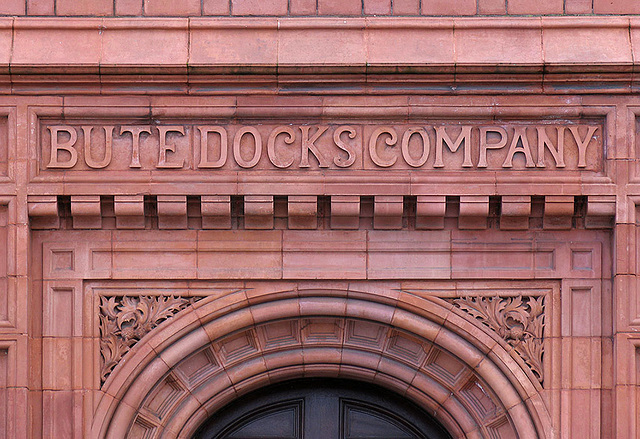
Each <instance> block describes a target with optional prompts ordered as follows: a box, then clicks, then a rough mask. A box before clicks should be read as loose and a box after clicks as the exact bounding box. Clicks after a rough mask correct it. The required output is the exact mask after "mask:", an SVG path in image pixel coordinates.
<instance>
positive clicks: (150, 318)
mask: <svg viewBox="0 0 640 439" xmlns="http://www.w3.org/2000/svg"><path fill="white" fill-rule="evenodd" d="M198 299H200V297H189V298H183V297H176V296H112V297H105V296H102V297H100V354H101V356H102V368H101V371H100V378H101V382H102V383H104V382H105V381H106V379H107V377H108V376H109V374H110V373H111V371H112V370H113V368H114V367H116V365H117V364H118V362H120V360H121V359H122V357H123V356H124V355H125V354H126V353H127V352H129V350H130V349H131V347H132V346H133V345H135V344H136V343H137V342H138V341H140V339H141V338H142V337H144V336H145V335H146V334H147V333H149V331H151V330H152V329H153V328H155V327H156V326H158V325H159V324H160V323H162V322H163V321H165V320H167V319H168V318H170V317H172V316H173V315H174V314H176V313H177V312H178V311H180V310H182V309H184V308H186V307H187V306H189V305H191V304H192V303H194V302H195V301H196V300H198Z"/></svg>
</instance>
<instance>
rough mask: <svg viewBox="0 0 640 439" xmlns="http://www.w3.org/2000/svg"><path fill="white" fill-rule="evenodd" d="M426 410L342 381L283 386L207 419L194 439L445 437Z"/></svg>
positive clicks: (284, 384)
mask: <svg viewBox="0 0 640 439" xmlns="http://www.w3.org/2000/svg"><path fill="white" fill-rule="evenodd" d="M449 437H450V436H449V435H448V434H447V433H446V431H445V430H444V429H443V428H442V427H441V426H440V424H438V422H437V421H435V420H434V419H433V418H432V417H431V416H429V415H428V414H427V413H425V412H424V411H423V410H421V409H420V408H418V407H417V406H415V405H414V404H412V403H411V402H409V401H406V400H404V399H402V398H400V397H398V396H396V395H395V394H393V393H390V392H388V391H386V390H384V389H381V388H378V387H374V386H370V385H366V384H361V383H357V382H352V381H342V380H328V379H327V380H320V379H317V380H305V381H297V382H289V383H283V384H280V385H277V386H272V387H268V388H265V389H263V390H261V391H259V392H256V393H252V394H249V395H246V396H244V397H243V398H241V399H239V400H238V401H236V402H234V403H233V404H231V405H230V406H228V407H226V408H225V409H223V410H221V411H220V412H218V413H216V414H215V415H213V416H212V417H211V418H210V419H208V420H207V421H206V422H205V423H204V424H203V425H202V427H201V428H200V429H199V431H198V433H197V434H196V435H195V438H196V439H258V438H260V439H445V438H449Z"/></svg>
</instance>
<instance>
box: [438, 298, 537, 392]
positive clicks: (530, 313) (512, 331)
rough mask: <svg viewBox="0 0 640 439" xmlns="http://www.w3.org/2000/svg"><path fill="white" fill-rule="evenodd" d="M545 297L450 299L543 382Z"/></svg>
mask: <svg viewBox="0 0 640 439" xmlns="http://www.w3.org/2000/svg"><path fill="white" fill-rule="evenodd" d="M544 298H545V296H537V297H536V296H515V297H499V296H493V297H481V296H476V297H462V298H459V299H453V300H452V301H451V302H452V303H453V304H454V305H455V306H456V307H458V308H460V309H461V310H462V311H464V312H466V313H468V314H470V315H471V316H473V317H474V318H475V319H477V320H479V321H480V322H482V323H483V324H484V325H485V326H488V327H489V328H491V329H492V330H494V331H495V332H496V333H498V335H500V337H502V338H503V339H504V340H505V341H506V342H507V343H509V344H510V345H511V346H513V348H514V350H515V351H516V352H517V353H518V355H520V357H522V359H523V360H524V361H525V363H527V365H528V366H529V367H530V368H531V371H532V372H533V374H534V375H535V376H536V377H537V378H538V381H540V383H542V382H543V380H544V376H543V369H542V357H543V355H544V343H543V336H544V334H543V330H544Z"/></svg>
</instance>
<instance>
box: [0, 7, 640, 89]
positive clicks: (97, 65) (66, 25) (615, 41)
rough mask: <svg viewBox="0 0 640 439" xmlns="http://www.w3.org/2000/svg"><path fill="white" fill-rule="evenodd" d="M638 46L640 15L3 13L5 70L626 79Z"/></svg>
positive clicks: (1, 59)
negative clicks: (576, 75) (8, 15)
mask: <svg viewBox="0 0 640 439" xmlns="http://www.w3.org/2000/svg"><path fill="white" fill-rule="evenodd" d="M634 42H636V44H634ZM638 43H640V18H638V17H570V18H568V17H517V18H504V17H496V18H446V17H445V18H442V17H438V18H429V17H425V18H383V17H373V18H328V17H319V18H276V17H260V18H81V19H80V18H26V17H16V18H6V19H1V20H0V72H2V71H3V70H4V73H11V74H14V75H16V74H33V73H40V74H41V73H56V74H69V73H75V74H77V73H82V74H95V75H107V74H138V73H158V72H162V73H164V74H167V73H169V74H175V75H197V74H233V73H260V74H300V73H314V74H317V73H328V74H331V73H351V74H376V73H397V72H400V73H402V72H405V73H413V74H415V73H440V74H455V75H457V74H466V73H481V74H488V73H506V72H508V73H521V74H528V75H536V74H545V73H548V74H553V73H617V74H622V75H624V76H629V77H630V76H631V75H630V74H631V73H632V72H633V71H634V65H635V64H638V60H639V59H640V53H639V51H640V44H638ZM442 79H443V82H446V79H447V78H442ZM528 80H531V78H530V77H528Z"/></svg>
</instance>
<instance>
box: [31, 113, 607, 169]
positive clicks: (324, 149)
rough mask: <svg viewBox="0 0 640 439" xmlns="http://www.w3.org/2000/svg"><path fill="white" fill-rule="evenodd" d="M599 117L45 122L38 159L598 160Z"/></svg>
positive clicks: (502, 163) (541, 164) (562, 165)
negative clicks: (570, 120) (493, 120)
mask: <svg viewBox="0 0 640 439" xmlns="http://www.w3.org/2000/svg"><path fill="white" fill-rule="evenodd" d="M602 131H603V127H602V125H599V124H594V123H592V122H589V121H586V122H585V123H583V122H576V123H566V122H565V123H562V124H559V123H555V124H554V123H546V124H538V125H535V124H531V123H524V122H522V123H495V124H487V123H479V122H478V123H452V122H449V123H445V122H436V123H412V124H405V125H397V124H387V125H373V124H342V125H338V124H335V125H332V124H283V125H267V124H256V125H231V124H229V125H215V124H171V125H169V124H167V125H116V124H82V123H79V124H63V123H48V124H43V125H42V129H41V169H45V170H98V169H107V170H120V171H122V170H129V171H136V170H155V169H173V170H176V169H183V170H184V169H190V170H195V171H199V172H216V171H219V170H224V169H227V170H232V169H233V170H245V169H246V170H249V169H289V170H293V169H298V170H308V169H311V170H325V169H336V170H338V169H407V170H409V169H413V170H427V169H428V170H438V169H445V170H446V169H448V170H464V169H475V170H483V169H489V170H491V169H495V170H513V169H516V170H547V169H554V170H561V171H565V170H600V169H601V168H602V156H603V144H602V137H603V136H602V134H603V133H602Z"/></svg>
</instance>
